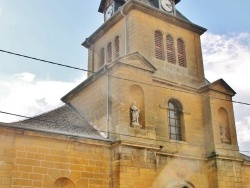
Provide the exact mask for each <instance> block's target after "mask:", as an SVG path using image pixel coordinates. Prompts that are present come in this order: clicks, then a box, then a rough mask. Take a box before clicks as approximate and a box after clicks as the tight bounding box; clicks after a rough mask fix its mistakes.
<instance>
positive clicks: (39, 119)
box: [0, 111, 250, 153]
mask: <svg viewBox="0 0 250 188" xmlns="http://www.w3.org/2000/svg"><path fill="white" fill-rule="evenodd" d="M0 113H2V114H7V115H12V116H17V117H23V118H28V119H32V120H36V121H40V122H47V123H48V122H49V123H53V124H57V125H61V124H60V123H59V122H55V121H49V120H46V119H42V118H39V117H38V116H35V117H29V116H24V115H20V114H14V113H9V112H4V111H0ZM7 124H12V123H7ZM13 124H15V123H13ZM96 131H98V132H99V133H105V134H112V135H118V136H127V137H130V138H137V139H143V140H150V141H159V142H163V143H169V141H166V140H159V139H158V140H155V139H153V138H145V137H136V136H133V135H127V134H122V133H114V132H107V131H102V130H96ZM174 145H176V147H177V145H182V143H179V142H175V143H174ZM188 145H190V146H194V147H199V148H203V146H200V145H195V144H190V143H189V144H188ZM223 150H230V151H239V150H231V149H226V148H223ZM239 152H243V153H250V151H239Z"/></svg>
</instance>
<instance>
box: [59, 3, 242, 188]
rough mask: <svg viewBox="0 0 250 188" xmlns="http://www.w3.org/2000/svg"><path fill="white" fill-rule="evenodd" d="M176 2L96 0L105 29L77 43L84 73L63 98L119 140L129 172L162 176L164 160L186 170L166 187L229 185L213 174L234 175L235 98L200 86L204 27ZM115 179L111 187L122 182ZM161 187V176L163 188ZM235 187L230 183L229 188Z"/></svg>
mask: <svg viewBox="0 0 250 188" xmlns="http://www.w3.org/2000/svg"><path fill="white" fill-rule="evenodd" d="M178 3H180V0H175V1H174V0H101V3H100V7H99V9H98V11H99V12H101V13H103V15H104V23H103V24H102V25H101V26H100V27H99V28H98V29H97V30H96V31H95V32H94V33H93V34H92V35H91V36H89V37H88V38H86V40H85V41H84V42H83V43H82V45H83V46H84V47H86V48H87V49H88V52H89V54H88V70H89V72H90V73H89V75H88V78H87V79H86V80H85V81H84V82H82V83H81V84H80V85H79V86H77V87H76V88H75V89H73V90H72V91H71V92H70V93H68V94H67V95H66V96H65V97H63V99H62V100H63V101H64V102H65V103H67V104H69V105H70V106H72V107H73V108H74V109H75V110H77V111H78V112H79V114H82V115H83V116H84V117H86V119H87V120H88V121H89V122H91V123H92V125H93V126H94V127H95V128H96V129H97V130H98V131H99V132H100V133H101V134H103V135H104V136H105V137H106V138H108V139H113V140H115V141H119V142H117V144H116V145H115V146H114V148H113V151H112V152H114V153H113V154H114V155H113V156H114V160H117V161H119V162H124V164H130V165H132V166H130V168H129V169H132V168H139V169H140V168H141V169H147V170H148V169H150V171H154V170H155V169H157V170H160V171H161V170H164V169H161V168H162V167H163V166H166V165H167V164H169V161H176V162H177V164H180V163H179V161H178V160H179V159H183V160H182V162H183V165H184V166H185V165H186V164H190V165H191V166H190V167H189V166H188V167H185V168H186V171H185V172H184V173H183V168H182V167H179V168H175V169H176V174H177V178H176V179H175V177H173V178H172V177H171V178H170V179H169V181H172V180H176V182H172V183H174V184H176V185H183V186H182V187H201V185H206V184H207V183H209V185H207V186H205V187H222V185H223V183H221V182H222V180H224V179H227V180H228V181H229V182H228V184H230V185H231V183H232V182H230V178H227V177H226V174H227V173H225V177H224V176H223V177H222V176H219V175H218V174H220V173H221V171H223V170H224V169H225V168H224V167H225V165H226V164H227V163H226V162H225V161H223V160H229V161H230V165H231V166H230V168H232V169H231V170H232V171H233V170H235V171H237V170H238V171H240V169H238V167H239V161H240V159H239V152H237V149H238V146H237V138H236V130H235V124H234V118H233V107H232V102H231V100H232V97H233V96H234V95H235V94H236V93H235V92H234V90H233V89H232V88H230V86H228V85H227V83H226V82H225V81H224V80H222V79H220V80H218V81H216V82H214V83H210V82H208V81H207V80H206V78H205V75H204V67H203V59H202V50H201V41H200V36H201V35H202V34H203V33H204V32H205V31H206V29H205V28H203V27H201V26H198V25H196V24H194V23H192V22H190V21H189V20H188V19H187V18H186V17H185V16H183V15H182V14H181V13H180V12H179V11H178V10H177V8H178ZM218 97H219V98H221V99H223V100H218V99H216V98H218ZM229 150H230V152H228V151H229ZM141 156H143V157H141ZM219 156H220V157H219ZM207 161H208V162H207ZM117 164H118V163H117ZM181 164H182V163H181ZM224 164H225V165H224ZM133 165H137V166H133ZM216 165H217V166H216ZM219 165H221V166H219ZM217 167H218V168H217ZM206 168H207V169H209V170H210V171H211V173H210V174H209V175H208V174H206V173H207V172H208V171H209V170H204V169H206ZM116 170H118V171H119V169H118V168H117V169H116ZM147 170H145V171H147ZM219 171H220V172H219ZM138 172H139V171H138ZM147 172H148V171H147ZM118 173H120V175H122V174H123V172H122V171H119V172H118ZM188 174H192V175H194V176H195V177H191V176H189V175H188ZM136 176H137V175H136ZM117 177H118V176H115V177H114V182H115V183H114V185H117V187H119V186H118V185H122V184H123V183H124V185H125V184H126V182H124V181H122V180H120V179H119V178H117ZM119 177H120V176H119ZM136 181H137V180H136V179H135V180H133V182H129V183H130V184H129V187H136V185H138V182H136ZM138 181H140V180H138ZM156 181H157V180H156ZM165 181H168V179H166V178H165V176H164V177H163V179H162V183H163V185H164V186H166V185H168V182H165ZM240 181H241V180H239V178H237V177H235V178H234V183H235V184H236V183H237V184H241V182H240ZM141 182H142V181H141ZM169 183H170V182H169ZM189 183H191V184H190V185H189ZM126 185H127V184H126ZM191 185H194V186H191ZM142 187H153V185H152V182H151V183H150V185H148V186H142ZM155 187H161V185H157V186H155ZM169 187H171V186H170V185H169Z"/></svg>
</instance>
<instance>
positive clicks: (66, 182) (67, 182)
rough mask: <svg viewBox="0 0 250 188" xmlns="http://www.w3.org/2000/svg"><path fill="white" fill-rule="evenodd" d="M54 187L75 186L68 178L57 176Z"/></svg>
mask: <svg viewBox="0 0 250 188" xmlns="http://www.w3.org/2000/svg"><path fill="white" fill-rule="evenodd" d="M54 188H75V185H74V183H73V182H72V181H71V180H70V179H68V178H59V179H57V180H56V181H55V183H54Z"/></svg>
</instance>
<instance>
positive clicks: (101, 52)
mask: <svg viewBox="0 0 250 188" xmlns="http://www.w3.org/2000/svg"><path fill="white" fill-rule="evenodd" d="M100 55H101V56H100V62H99V67H101V66H103V65H104V64H105V49H104V48H102V49H101V51H100Z"/></svg>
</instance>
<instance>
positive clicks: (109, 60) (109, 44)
mask: <svg viewBox="0 0 250 188" xmlns="http://www.w3.org/2000/svg"><path fill="white" fill-rule="evenodd" d="M111 61H112V43H111V42H109V43H108V46H107V62H108V63H110V62H111Z"/></svg>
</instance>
